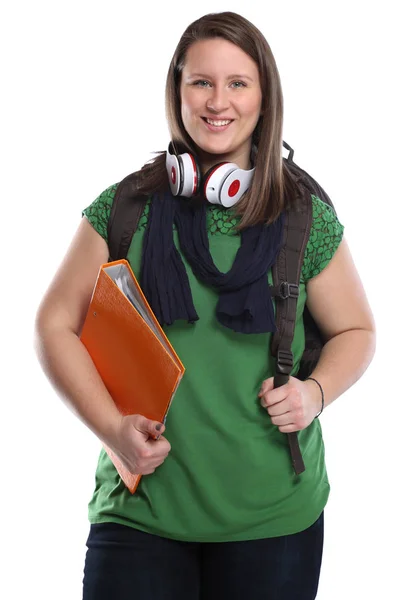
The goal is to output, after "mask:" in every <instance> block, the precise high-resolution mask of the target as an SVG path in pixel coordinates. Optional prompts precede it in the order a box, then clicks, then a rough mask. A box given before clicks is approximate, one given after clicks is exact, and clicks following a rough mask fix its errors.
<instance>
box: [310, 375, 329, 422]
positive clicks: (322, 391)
mask: <svg viewBox="0 0 416 600" xmlns="http://www.w3.org/2000/svg"><path fill="white" fill-rule="evenodd" d="M308 379H310V380H311V381H314V382H315V383H317V384H318V385H319V389H320V390H321V396H322V404H321V410H320V411H319V412H318V414H317V415H315V419H317V418H318V417H319V415H321V414H322V411H323V410H324V402H325V398H324V390H323V389H322V386H321V384H320V383H319V381H317V380H316V379H314V378H313V377H307V378H306V379H305V381H308Z"/></svg>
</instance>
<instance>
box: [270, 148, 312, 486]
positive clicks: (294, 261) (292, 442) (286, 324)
mask: <svg viewBox="0 0 416 600" xmlns="http://www.w3.org/2000/svg"><path fill="white" fill-rule="evenodd" d="M292 155H293V151H292ZM289 158H291V157H289ZM292 164H294V163H292ZM288 166H289V165H288ZM300 189H301V190H302V197H301V206H300V207H298V208H297V209H293V210H290V211H287V213H286V221H285V229H284V243H283V246H282V249H281V251H280V252H279V256H278V259H277V261H276V262H275V264H274V265H273V267H272V276H273V286H272V287H271V294H272V296H274V298H275V302H276V327H277V331H276V333H275V334H274V335H273V337H272V342H271V353H272V355H273V356H275V357H276V367H275V376H274V387H275V388H276V387H280V386H281V385H284V384H285V383H287V382H288V380H289V376H290V373H291V371H292V368H293V353H292V341H293V335H294V331H295V324H296V307H297V300H298V297H299V281H300V275H301V271H302V264H303V257H304V254H305V249H306V245H307V242H308V239H309V233H310V229H311V224H312V202H311V198H310V193H309V191H308V190H307V189H306V188H305V187H304V186H302V185H301V188H300ZM287 435H288V442H289V449H290V454H291V459H292V465H293V468H294V471H295V473H296V474H297V475H299V474H300V473H302V472H303V471H304V470H305V464H304V462H303V458H302V454H301V451H300V447H299V440H298V436H297V432H293V433H289V434H287Z"/></svg>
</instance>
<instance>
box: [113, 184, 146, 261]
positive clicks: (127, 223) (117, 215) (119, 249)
mask: <svg viewBox="0 0 416 600" xmlns="http://www.w3.org/2000/svg"><path fill="white" fill-rule="evenodd" d="M146 201H147V196H143V195H140V194H139V193H138V192H137V176H136V173H132V174H131V175H128V176H127V177H125V178H124V179H123V180H122V181H120V183H119V184H118V186H117V189H116V193H115V195H114V200H113V204H112V207H111V213H110V217H109V219H108V224H107V236H108V248H109V250H110V257H109V262H112V261H114V260H120V259H121V258H127V253H128V251H129V248H130V244H131V240H132V238H133V235H134V232H135V231H136V229H137V224H138V222H139V219H140V217H141V215H142V213H143V210H144V207H145V205H146Z"/></svg>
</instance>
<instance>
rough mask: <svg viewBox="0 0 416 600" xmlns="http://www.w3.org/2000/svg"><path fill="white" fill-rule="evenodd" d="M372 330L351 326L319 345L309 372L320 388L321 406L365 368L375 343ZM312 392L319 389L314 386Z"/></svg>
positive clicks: (348, 385)
mask: <svg viewBox="0 0 416 600" xmlns="http://www.w3.org/2000/svg"><path fill="white" fill-rule="evenodd" d="M375 340H376V334H375V332H374V331H368V330H364V329H352V330H350V331H345V332H343V333H340V334H339V335H336V336H335V337H333V338H332V339H330V340H329V341H328V342H326V344H325V345H324V347H323V348H322V352H321V355H320V357H319V361H318V364H317V365H316V367H315V369H314V370H313V372H312V373H311V375H310V377H314V378H315V379H317V380H318V381H319V383H320V384H321V386H322V389H323V391H324V396H325V407H326V406H328V405H329V404H331V402H333V401H334V400H335V399H336V398H338V397H339V396H340V395H341V394H343V393H344V392H345V391H346V390H348V388H350V387H351V386H352V385H353V384H354V383H355V382H356V381H357V380H358V379H359V378H360V377H361V376H362V375H363V373H364V372H365V371H366V369H367V367H368V365H369V364H370V362H371V360H372V358H373V356H374V352H375V346H376V342H375ZM312 384H313V385H314V386H315V387H316V394H317V395H318V396H319V397H320V396H321V393H320V390H319V388H318V386H317V385H316V384H315V383H314V382H311V385H312Z"/></svg>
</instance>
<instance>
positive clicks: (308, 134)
mask: <svg viewBox="0 0 416 600" xmlns="http://www.w3.org/2000/svg"><path fill="white" fill-rule="evenodd" d="M410 4H411V2H410V0H409V2H405V1H404V0H395V1H394V2H384V1H383V0H379V1H378V2H376V1H374V2H373V1H369V0H367V1H366V0H361V1H355V0H350V1H349V2H323V1H317V0H316V1H314V2H300V1H297V2H292V3H289V2H286V1H285V2H284V1H281V0H277V1H274V2H270V4H269V0H267V1H266V0H257V1H256V2H243V1H242V0H239V1H237V0H234V1H229V2H219V1H218V0H212V1H211V2H210V3H209V6H207V7H202V5H201V6H200V5H198V3H196V2H190V1H185V0H178V1H177V2H174V3H166V6H164V5H163V4H162V3H160V2H154V3H141V2H138V1H136V2H133V1H127V0H119V1H118V2H117V3H115V2H114V3H113V2H108V1H105V0H101V2H98V1H96V0H83V1H82V2H80V1H79V0H72V2H63V1H61V2H52V1H48V0H38V1H37V2H33V3H30V2H27V1H26V2H25V1H21V2H15V3H13V5H11V3H8V6H7V5H3V8H2V9H1V15H0V18H1V22H2V25H3V27H2V30H3V31H2V37H1V40H0V45H1V47H0V50H1V56H2V67H1V72H2V82H3V84H4V87H3V91H2V93H1V103H2V109H1V112H0V114H1V121H2V122H1V146H2V167H3V168H2V170H1V182H2V191H3V194H2V196H3V202H2V215H3V222H2V234H1V236H0V243H1V252H2V256H3V271H2V293H1V303H2V307H1V308H2V315H3V323H2V328H1V338H2V344H1V352H2V360H1V366H2V383H3V385H2V394H1V396H2V406H3V410H2V413H1V416H2V420H1V436H0V438H1V457H2V467H3V468H2V476H1V480H0V481H1V488H2V491H1V496H0V500H1V513H0V518H1V521H2V532H1V540H2V550H3V556H6V562H4V560H3V561H2V563H3V569H2V570H3V575H2V577H1V580H0V587H1V589H0V595H1V597H2V598H5V599H7V600H14V599H19V600H20V599H21V598H28V597H39V598H42V600H49V599H51V600H52V599H53V600H57V599H59V600H74V599H76V598H81V587H82V585H81V583H82V569H83V563H84V557H85V540H86V537H87V534H88V529H89V524H88V521H87V503H88V501H89V499H90V496H91V494H92V492H93V489H94V471H95V465H96V460H97V457H98V452H99V449H100V444H99V442H98V440H97V439H96V438H95V437H94V436H93V434H91V433H90V432H89V430H88V429H87V428H85V427H84V426H83V425H82V424H81V423H80V422H79V421H78V420H77V419H76V418H75V417H74V416H73V415H72V414H71V413H70V412H69V411H68V410H67V409H66V408H65V407H64V405H63V404H62V403H61V401H60V400H59V399H58V398H57V396H56V395H55V393H54V391H53V390H52V387H51V386H50V385H49V382H48V380H47V379H46V377H45V376H44V374H43V372H42V371H41V369H40V366H39V365H38V363H37V360H36V357H35V354H34V351H33V346H32V338H33V321H34V316H35V312H36V309H37V306H38V304H39V302H40V300H41V297H42V295H43V293H44V292H45V290H46V287H47V285H48V284H49V282H50V280H51V278H52V276H53V274H54V272H55V269H56V268H57V266H58V264H59V263H60V261H61V259H62V258H63V255H64V253H65V251H66V249H67V247H68V245H69V243H70V240H71V237H72V236H73V234H74V232H75V229H76V228H77V226H78V223H79V221H80V218H81V211H82V209H83V208H85V207H86V206H87V205H88V204H90V202H91V201H92V200H93V199H94V198H95V197H96V196H97V195H98V194H99V193H100V192H101V191H102V190H104V189H105V188H106V187H107V186H109V185H110V184H112V183H115V182H117V181H119V180H120V179H121V178H122V177H123V176H125V175H127V174H128V173H130V172H132V171H134V170H136V169H137V168H138V167H140V166H141V165H142V164H143V163H144V162H145V161H146V160H148V159H149V158H150V157H151V152H152V151H156V150H163V149H165V148H166V145H167V142H168V133H167V127H166V123H165V117H164V83H165V77H166V72H167V68H168V65H169V62H170V59H171V56H172V54H173V51H174V49H175V46H176V44H177V42H178V41H179V37H180V35H181V34H182V32H183V31H184V29H185V28H186V26H187V25H188V24H189V23H190V22H191V21H192V20H194V19H196V18H198V17H200V16H202V15H203V14H205V13H207V12H219V11H222V10H234V11H237V12H240V13H241V14H242V15H243V16H245V17H247V18H248V19H250V20H251V21H252V22H253V23H254V24H255V25H256V26H258V27H259V28H260V29H261V30H262V31H263V33H264V35H265V36H266V38H267V40H268V41H269V43H270V45H271V47H272V49H273V52H274V54H275V57H276V61H277V65H278V68H279V71H280V75H281V79H282V86H283V93H284V101H285V117H284V118H285V120H284V139H285V140H286V141H287V142H288V143H289V144H290V145H291V146H292V147H293V148H294V149H295V155H294V160H295V162H297V163H298V164H299V165H300V166H302V167H303V168H304V169H306V170H307V171H308V172H310V173H311V174H312V175H313V176H314V177H315V178H316V179H317V180H318V181H319V182H320V183H321V185H322V186H323V187H324V188H325V189H326V191H327V192H328V194H329V195H330V197H331V198H332V200H333V202H334V203H335V206H336V208H337V212H338V216H339V218H340V220H341V222H342V223H343V224H344V225H345V236H346V238H347V240H348V242H349V245H350V248H351V251H352V254H353V257H354V259H355V262H356V265H357V268H358V270H359V273H360V275H361V277H362V280H363V282H364V286H365V289H366V291H367V294H368V297H369V300H370V303H371V306H372V308H373V311H374V315H375V318H376V323H377V328H378V348H377V353H376V357H375V359H374V361H373V363H372V364H371V366H370V368H369V369H368V371H367V373H366V374H365V375H364V377H363V378H362V379H361V380H360V381H359V382H358V383H357V384H356V385H355V386H354V387H353V388H352V389H350V390H349V391H348V392H347V393H345V394H344V395H343V396H342V397H341V398H339V399H338V400H337V401H336V402H335V403H334V404H333V405H332V406H331V407H329V408H328V410H327V411H325V412H324V414H323V416H322V417H321V421H322V426H323V430H324V436H325V441H326V456H327V465H328V472H329V477H330V482H331V485H332V491H331V495H330V500H329V503H328V505H327V508H326V532H325V549H324V557H323V567H322V575H321V584H320V590H319V594H318V600H334V599H336V600H347V599H348V600H350V599H351V598H354V599H357V600H361V599H362V600H364V599H365V600H366V599H368V598H377V599H381V598H391V597H397V598H406V599H407V598H410V597H413V594H414V593H415V592H414V589H415V586H414V584H413V583H412V579H413V573H412V569H413V568H414V557H415V556H414V541H413V538H414V536H415V533H416V532H415V518H414V507H415V496H414V492H413V491H412V490H413V484H412V483H411V481H412V479H414V471H415V470H414V459H415V453H414V450H413V444H412V434H413V427H412V425H413V422H414V419H415V410H414V401H415V392H414V386H413V384H412V379H411V376H412V374H413V368H414V365H413V362H414V361H413V360H412V359H413V355H414V346H415V342H414V338H415V327H414V318H413V310H414V308H413V307H414V302H413V298H412V297H411V291H412V290H413V289H414V288H413V285H412V283H413V279H414V277H413V273H414V263H413V261H411V258H413V259H414V256H415V254H414V249H413V244H412V243H411V242H412V241H413V240H412V233H413V224H414V219H415V210H414V202H415V200H416V198H415V191H414V186H413V179H414V176H413V177H412V176H411V168H413V165H414V159H415V153H414V137H415V133H416V128H415V118H414V110H415V106H416V97H415V93H414V89H413V86H414V72H415V71H414V56H415V51H416V48H415V46H413V47H412V46H411V44H412V41H411V38H412V36H413V38H414V32H413V28H412V21H411V19H410ZM270 10H272V13H270ZM412 55H413V58H412ZM285 155H286V154H285ZM412 175H413V174H412ZM412 554H413V560H412V557H411V555H412ZM3 588H4V589H3ZM282 600H284V599H282Z"/></svg>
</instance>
